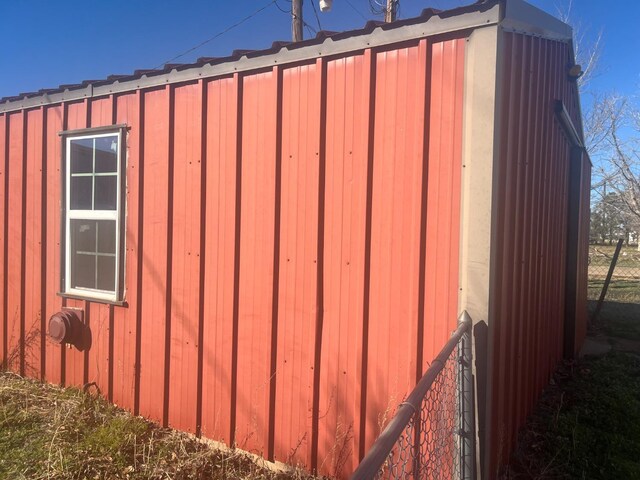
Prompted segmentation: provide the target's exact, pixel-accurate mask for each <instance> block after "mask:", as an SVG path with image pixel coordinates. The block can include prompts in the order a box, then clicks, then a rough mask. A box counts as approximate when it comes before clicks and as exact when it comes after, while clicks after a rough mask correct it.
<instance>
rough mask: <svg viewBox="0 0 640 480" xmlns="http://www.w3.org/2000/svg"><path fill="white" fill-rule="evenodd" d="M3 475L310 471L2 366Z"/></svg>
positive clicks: (224, 475) (266, 475)
mask: <svg viewBox="0 0 640 480" xmlns="http://www.w3.org/2000/svg"><path fill="white" fill-rule="evenodd" d="M0 432H2V435H0V478H29V479H81V478H82V479H84V478H91V479H131V480H133V479H145V480H146V479H160V478H174V479H185V480H186V479H278V480H279V479H310V478H313V477H309V476H308V475H307V474H305V473H304V472H301V471H299V470H290V471H286V472H282V471H280V472H275V471H273V470H270V469H268V468H265V467H264V466H261V465H259V464H258V463H256V461H255V459H252V458H251V457H250V456H248V455H245V454H244V453H241V452H239V451H232V450H217V449H212V448H211V447H210V446H208V445H206V444H205V443H203V442H201V441H198V440H196V439H194V438H193V437H191V436H189V435H187V434H183V433H180V432H176V431H174V430H170V429H165V428H160V427H158V426H157V425H155V424H153V423H151V422H148V421H147V420H145V419H143V418H141V417H134V416H132V415H130V414H129V413H127V412H125V411H123V410H120V409H118V408H117V407H115V406H113V405H110V404H109V403H107V402H106V401H105V400H103V399H102V398H100V397H96V396H92V395H89V394H85V393H83V392H81V391H79V390H76V389H71V388H67V389H63V388H59V387H55V386H51V385H47V384H43V383H40V382H37V381H32V380H27V379H24V378H22V377H20V376H18V375H15V374H13V373H8V372H5V373H0Z"/></svg>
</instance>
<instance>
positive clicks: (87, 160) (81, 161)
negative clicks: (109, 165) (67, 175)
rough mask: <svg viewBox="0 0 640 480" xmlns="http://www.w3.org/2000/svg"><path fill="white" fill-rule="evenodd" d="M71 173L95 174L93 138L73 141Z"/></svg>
mask: <svg viewBox="0 0 640 480" xmlns="http://www.w3.org/2000/svg"><path fill="white" fill-rule="evenodd" d="M70 154H71V173H91V172H93V138H83V139H82V140H71V152H70Z"/></svg>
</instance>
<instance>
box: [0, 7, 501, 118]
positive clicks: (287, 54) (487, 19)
mask: <svg viewBox="0 0 640 480" xmlns="http://www.w3.org/2000/svg"><path fill="white" fill-rule="evenodd" d="M461 10H462V9H461ZM453 12H454V11H451V13H449V12H447V11H442V12H438V14H435V15H432V16H429V17H428V18H427V19H426V20H425V21H423V22H419V21H418V22H416V23H413V22H412V21H411V19H408V20H403V21H399V22H396V23H397V25H396V26H394V24H390V25H383V26H378V27H376V28H374V29H373V30H371V31H370V32H367V33H363V32H366V30H356V31H354V32H352V35H351V36H344V35H345V34H346V33H343V34H338V36H339V37H341V38H340V39H334V38H332V37H328V38H324V39H322V40H321V41H319V42H304V43H311V44H307V45H304V44H303V45H300V44H289V45H287V46H283V47H281V48H280V49H279V50H278V51H276V52H273V50H272V49H268V50H265V51H263V52H264V53H263V54H260V52H253V53H252V54H245V55H242V56H240V57H239V58H237V57H228V58H227V59H217V60H215V63H213V62H212V63H207V64H205V65H201V66H200V65H195V66H185V67H183V68H173V69H172V70H171V71H169V72H163V71H158V73H154V71H151V72H147V73H145V74H143V75H141V76H140V77H139V78H134V79H131V80H125V79H121V80H118V79H116V80H114V81H112V82H109V83H108V84H104V83H103V82H102V81H101V82H99V83H98V84H89V85H86V86H83V85H82V84H79V85H78V86H77V88H76V87H75V86H74V87H73V88H71V89H65V90H63V91H60V90H59V89H56V90H55V92H51V91H50V90H48V91H46V92H44V93H42V94H40V95H35V96H30V97H25V98H17V99H12V100H7V101H5V102H4V103H0V114H3V113H8V112H12V111H17V110H24V109H29V108H35V107H40V106H43V105H53V104H58V103H61V102H70V101H76V100H83V99H86V98H94V97H102V96H108V95H113V94H118V93H123V92H128V91H135V90H139V89H147V88H153V87H159V86H164V85H168V84H173V83H183V82H190V81H196V80H199V79H204V78H212V77H220V76H224V75H229V74H234V73H240V72H245V71H250V70H258V69H262V68H268V67H273V66H276V65H286V64H290V63H296V62H302V61H306V60H311V59H314V58H318V57H327V56H332V55H339V54H344V53H348V52H353V51H358V50H362V49H365V48H372V47H383V46H386V45H392V44H395V43H400V42H405V41H409V40H415V39H419V38H424V37H428V36H432V35H439V34H446V33H452V32H455V31H460V30H468V29H473V28H480V27H485V26H489V25H496V24H498V23H499V22H500V19H501V5H500V2H499V1H496V0H493V1H489V2H485V3H478V4H476V5H473V6H472V8H468V7H467V8H465V9H464V11H462V12H460V13H457V12H456V13H455V14H454V13H453ZM419 18H420V17H418V19H419ZM414 20H415V19H414Z"/></svg>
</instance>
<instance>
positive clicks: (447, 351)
mask: <svg viewBox="0 0 640 480" xmlns="http://www.w3.org/2000/svg"><path fill="white" fill-rule="evenodd" d="M470 328H471V320H470V319H469V318H468V316H467V315H466V313H465V314H463V321H462V322H461V323H460V327H459V328H458V330H456V332H455V333H454V335H453V336H452V338H451V340H450V341H449V342H448V343H447V344H446V345H445V347H444V348H443V349H442V351H441V352H440V354H439V355H438V356H437V357H436V359H435V360H434V361H433V362H432V363H431V365H430V367H429V369H428V370H427V372H426V373H425V375H424V376H423V377H422V379H421V380H420V382H419V383H418V385H417V386H416V388H415V389H414V390H413V392H411V394H410V395H409V396H408V397H407V399H406V401H404V402H403V403H401V404H400V406H399V407H398V411H397V412H396V414H395V416H394V417H393V419H392V420H391V422H390V423H389V425H388V426H387V427H386V428H385V430H384V431H383V433H382V434H381V435H380V437H379V438H378V440H377V441H376V442H375V443H374V445H373V447H372V448H371V450H370V451H369V452H368V454H367V455H366V456H365V458H364V459H363V460H362V462H361V464H360V465H359V466H358V469H357V470H356V471H355V473H354V475H353V477H352V479H353V480H359V479H371V478H375V479H418V478H428V479H433V480H440V479H442V480H444V479H447V480H452V479H472V478H474V474H475V471H474V455H475V453H474V445H473V438H474V434H473V426H474V425H475V421H474V418H473V412H474V410H473V409H474V404H473V378H472V373H471V343H470V333H469V332H470Z"/></svg>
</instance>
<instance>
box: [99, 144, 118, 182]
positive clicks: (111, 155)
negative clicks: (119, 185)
mask: <svg viewBox="0 0 640 480" xmlns="http://www.w3.org/2000/svg"><path fill="white" fill-rule="evenodd" d="M95 152H96V168H95V172H96V173H115V172H117V171H118V137H117V136H115V135H114V136H110V137H101V138H96V145H95Z"/></svg>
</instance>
